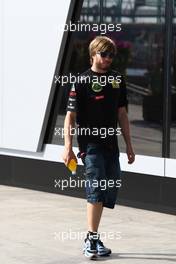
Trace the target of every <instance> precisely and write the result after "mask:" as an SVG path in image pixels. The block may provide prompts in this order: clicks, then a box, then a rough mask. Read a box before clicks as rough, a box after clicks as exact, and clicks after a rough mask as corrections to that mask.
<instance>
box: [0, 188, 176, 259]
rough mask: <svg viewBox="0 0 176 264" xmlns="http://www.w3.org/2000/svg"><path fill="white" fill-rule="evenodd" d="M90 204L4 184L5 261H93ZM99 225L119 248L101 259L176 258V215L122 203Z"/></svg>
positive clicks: (1, 238) (0, 239)
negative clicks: (89, 255)
mask: <svg viewBox="0 0 176 264" xmlns="http://www.w3.org/2000/svg"><path fill="white" fill-rule="evenodd" d="M85 207H86V201H85V200H83V199H79V198H72V197H69V196H63V195H58V194H51V193H46V192H39V191H33V190H28V189H22V188H14V187H7V186H0V262H1V263H2V264H57V263H58V264H60V263H62V264H69V263H75V264H76V263H78V264H80V263H83V264H84V263H91V262H92V261H88V260H85V258H84V256H83V255H82V253H81V248H82V243H83V237H84V233H85V231H86V212H85ZM99 231H100V233H101V234H102V237H103V238H104V239H103V241H104V242H105V244H106V245H107V246H109V247H111V248H112V251H113V254H112V256H111V257H108V258H103V259H101V258H100V259H98V261H100V262H101V263H110V264H111V263H116V264H120V263H121V264H138V263H139V264H145V263H146V264H155V263H156V264H158V263H159V264H165V263H171V264H172V263H176V216H173V215H167V214H161V213H157V212H150V211H145V210H140V209H133V208H129V207H124V206H119V205H117V206H116V207H115V209H114V210H111V209H105V210H104V214H103V218H102V223H101V226H100V230H99ZM93 263H94V261H93Z"/></svg>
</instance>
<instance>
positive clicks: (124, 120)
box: [118, 106, 135, 164]
mask: <svg viewBox="0 0 176 264" xmlns="http://www.w3.org/2000/svg"><path fill="white" fill-rule="evenodd" d="M118 121H119V125H120V127H121V131H122V135H123V138H124V140H125V143H126V152H127V156H128V163H129V164H131V163H133V162H134V160H135V154H134V152H133V148H132V144H131V137H130V126H129V121H128V115H127V111H126V108H125V106H123V107H119V108H118Z"/></svg>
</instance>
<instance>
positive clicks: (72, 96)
mask: <svg viewBox="0 0 176 264" xmlns="http://www.w3.org/2000/svg"><path fill="white" fill-rule="evenodd" d="M76 98H77V96H76V89H75V84H73V85H72V87H71V89H70V93H69V97H68V102H67V111H70V112H76V109H77V103H76Z"/></svg>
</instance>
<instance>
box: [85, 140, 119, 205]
mask: <svg viewBox="0 0 176 264" xmlns="http://www.w3.org/2000/svg"><path fill="white" fill-rule="evenodd" d="M82 162H83V163H84V168H85V177H86V179H85V180H86V197H87V201H88V202H90V203H96V202H102V203H103V206H104V207H108V208H111V209H113V208H114V206H115V203H116V200H117V194H118V191H119V188H120V187H121V170H120V163H119V154H118V152H117V151H116V152H114V151H112V150H111V149H108V148H107V147H104V146H102V145H99V144H88V146H87V151H86V155H85V157H84V158H82Z"/></svg>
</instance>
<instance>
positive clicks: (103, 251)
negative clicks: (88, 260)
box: [96, 239, 111, 257]
mask: <svg viewBox="0 0 176 264" xmlns="http://www.w3.org/2000/svg"><path fill="white" fill-rule="evenodd" d="M96 249H97V252H98V256H100V257H104V256H109V255H110V254H111V249H110V248H107V247H105V246H104V244H103V242H102V241H101V240H100V239H97V240H96Z"/></svg>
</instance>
